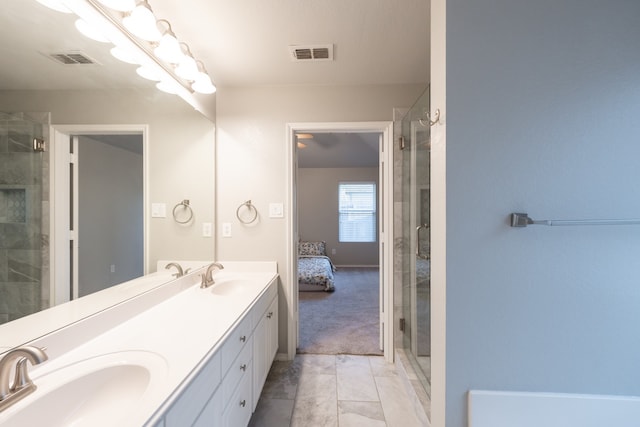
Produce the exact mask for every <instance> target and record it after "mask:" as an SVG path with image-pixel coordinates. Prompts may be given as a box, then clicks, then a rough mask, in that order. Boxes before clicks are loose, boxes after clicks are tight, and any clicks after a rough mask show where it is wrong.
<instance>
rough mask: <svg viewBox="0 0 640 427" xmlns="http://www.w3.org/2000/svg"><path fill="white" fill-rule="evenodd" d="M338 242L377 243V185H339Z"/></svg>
mask: <svg viewBox="0 0 640 427" xmlns="http://www.w3.org/2000/svg"><path fill="white" fill-rule="evenodd" d="M338 217H339V219H338V240H339V241H340V242H375V241H376V183H375V182H341V183H339V184H338Z"/></svg>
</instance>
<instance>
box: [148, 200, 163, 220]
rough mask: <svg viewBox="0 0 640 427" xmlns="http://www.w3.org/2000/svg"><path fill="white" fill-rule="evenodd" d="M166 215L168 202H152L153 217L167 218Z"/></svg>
mask: <svg viewBox="0 0 640 427" xmlns="http://www.w3.org/2000/svg"><path fill="white" fill-rule="evenodd" d="M166 217H167V205H166V203H151V218H166Z"/></svg>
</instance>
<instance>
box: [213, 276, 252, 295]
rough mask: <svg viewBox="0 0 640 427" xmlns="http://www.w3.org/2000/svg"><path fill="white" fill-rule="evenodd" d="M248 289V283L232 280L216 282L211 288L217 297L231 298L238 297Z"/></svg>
mask: <svg viewBox="0 0 640 427" xmlns="http://www.w3.org/2000/svg"><path fill="white" fill-rule="evenodd" d="M246 289H247V283H246V281H242V280H237V279H236V280H233V279H231V280H225V281H220V282H216V283H215V284H214V285H213V286H212V287H211V292H213V293H214V294H216V295H224V296H229V295H238V294H241V293H243V292H246Z"/></svg>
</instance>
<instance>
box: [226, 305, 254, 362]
mask: <svg viewBox="0 0 640 427" xmlns="http://www.w3.org/2000/svg"><path fill="white" fill-rule="evenodd" d="M252 331H253V324H252V318H251V314H250V313H249V315H247V316H245V317H244V319H242V320H241V321H240V323H239V324H238V326H236V328H235V329H234V330H233V332H231V334H230V335H229V337H228V338H227V339H226V340H225V342H224V344H223V345H222V348H221V349H220V353H221V356H222V372H227V370H229V367H230V366H231V363H232V362H233V361H234V360H235V358H236V357H237V356H238V354H240V351H241V350H242V349H243V348H244V346H245V345H246V344H247V342H249V338H251V332H252Z"/></svg>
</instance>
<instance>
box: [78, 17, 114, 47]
mask: <svg viewBox="0 0 640 427" xmlns="http://www.w3.org/2000/svg"><path fill="white" fill-rule="evenodd" d="M76 28H77V29H78V31H80V32H81V33H82V34H83V35H84V36H86V37H89V38H90V39H91V40H95V41H97V42H101V43H109V39H107V38H106V37H105V36H104V35H103V34H102V33H101V32H100V31H99V30H98V29H97V28H96V27H92V26H91V25H89V24H87V21H85V20H83V19H78V20H76Z"/></svg>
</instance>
